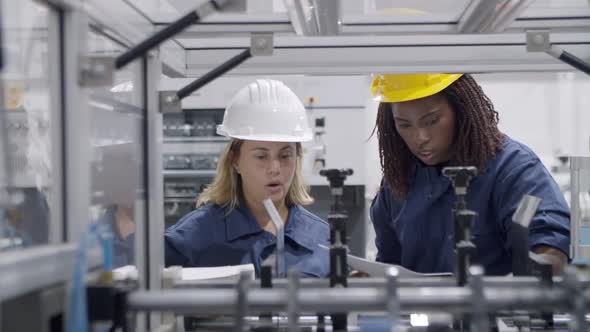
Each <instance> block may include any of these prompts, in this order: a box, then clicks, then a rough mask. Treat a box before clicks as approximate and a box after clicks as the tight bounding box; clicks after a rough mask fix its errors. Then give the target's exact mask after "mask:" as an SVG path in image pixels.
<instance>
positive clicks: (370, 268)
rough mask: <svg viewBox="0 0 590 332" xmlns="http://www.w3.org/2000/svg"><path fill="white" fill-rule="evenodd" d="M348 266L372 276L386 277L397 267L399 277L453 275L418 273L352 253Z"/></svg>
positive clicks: (446, 274) (445, 275)
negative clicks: (388, 271)
mask: <svg viewBox="0 0 590 332" xmlns="http://www.w3.org/2000/svg"><path fill="white" fill-rule="evenodd" d="M320 247H321V248H324V249H327V250H329V249H330V248H328V247H326V246H324V245H320ZM347 259H348V266H349V267H350V268H351V269H353V270H357V271H361V272H365V273H367V274H368V275H369V276H371V277H385V276H386V274H387V269H389V268H390V267H395V268H397V270H398V271H399V277H401V278H419V277H447V276H452V273H418V272H414V271H412V270H408V269H406V268H405V267H403V266H400V265H395V264H387V263H381V262H375V261H370V260H368V259H365V258H361V257H358V256H354V255H351V254H348V255H347Z"/></svg>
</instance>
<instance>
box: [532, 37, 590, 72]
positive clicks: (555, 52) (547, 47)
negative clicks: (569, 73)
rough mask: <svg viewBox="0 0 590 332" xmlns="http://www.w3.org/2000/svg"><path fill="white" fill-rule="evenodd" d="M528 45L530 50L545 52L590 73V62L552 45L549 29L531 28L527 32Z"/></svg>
mask: <svg viewBox="0 0 590 332" xmlns="http://www.w3.org/2000/svg"><path fill="white" fill-rule="evenodd" d="M526 46H527V51H528V52H545V53H547V54H549V55H551V56H552V57H554V58H556V59H557V60H560V61H562V62H565V63H567V64H568V65H570V66H572V67H574V68H576V69H578V70H580V71H582V72H584V73H586V74H588V75H590V64H589V63H587V62H586V61H584V60H582V59H580V58H578V57H577V56H575V55H573V54H571V53H569V52H568V51H565V50H563V49H561V48H560V47H558V46H555V45H552V44H551V42H550V40H549V30H529V31H527V32H526Z"/></svg>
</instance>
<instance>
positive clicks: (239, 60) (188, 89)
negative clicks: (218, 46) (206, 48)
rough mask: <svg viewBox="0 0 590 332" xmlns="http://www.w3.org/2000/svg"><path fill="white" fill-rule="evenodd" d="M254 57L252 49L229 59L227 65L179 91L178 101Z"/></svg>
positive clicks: (222, 65)
mask: <svg viewBox="0 0 590 332" xmlns="http://www.w3.org/2000/svg"><path fill="white" fill-rule="evenodd" d="M250 57H252V53H251V50H250V49H246V50H244V51H242V52H241V53H240V54H238V55H236V56H234V57H233V58H231V59H229V60H228V61H226V62H225V63H223V64H221V65H220V66H219V67H217V68H215V69H213V70H211V71H210V72H208V73H207V74H205V75H203V76H202V77H200V78H199V79H197V80H196V81H194V82H192V83H190V84H189V85H187V86H185V87H184V88H182V89H180V90H178V92H177V93H176V95H177V96H178V99H183V98H185V97H187V96H189V95H190V94H192V93H193V92H195V91H197V90H198V89H200V88H202V87H203V86H205V85H207V84H208V83H209V82H211V81H213V80H214V79H216V78H217V77H219V76H221V75H223V74H225V73H226V72H228V71H230V70H232V69H233V68H235V67H236V66H238V65H240V64H241V63H242V62H244V61H246V60H248V59H249V58H250Z"/></svg>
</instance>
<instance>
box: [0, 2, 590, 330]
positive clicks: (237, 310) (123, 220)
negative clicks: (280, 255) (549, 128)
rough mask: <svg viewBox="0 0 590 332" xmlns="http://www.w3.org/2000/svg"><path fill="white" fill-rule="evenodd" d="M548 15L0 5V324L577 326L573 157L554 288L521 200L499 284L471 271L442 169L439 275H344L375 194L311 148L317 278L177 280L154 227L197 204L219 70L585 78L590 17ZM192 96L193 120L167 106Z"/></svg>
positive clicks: (579, 175) (492, 9)
mask: <svg viewBox="0 0 590 332" xmlns="http://www.w3.org/2000/svg"><path fill="white" fill-rule="evenodd" d="M564 2H565V1H563V2H559V3H557V2H551V1H549V0H547V1H537V2H533V1H529V0H521V1H503V0H485V1H477V0H448V1H446V0H444V1H443V0H440V1H433V2H427V1H414V0H412V1H409V0H408V1H400V2H393V1H379V0H365V1H356V0H355V1H345V0H342V1H333V0H292V1H285V2H282V1H272V2H271V1H267V0H239V1H230V0H227V1H225V0H209V1H207V0H204V1H197V2H193V1H184V0H178V1H173V0H168V1H155V2H154V1H151V2H150V1H142V0H126V1H118V0H100V1H98V0H96V1H95V0H89V1H76V0H47V1H32V0H23V1H0V6H1V9H2V10H0V28H1V31H0V46H1V47H0V71H1V73H2V77H1V78H0V89H1V90H2V91H1V92H2V93H0V104H1V105H2V109H1V110H0V226H2V228H1V229H0V331H43V332H45V331H48V332H49V331H50V332H54V331H64V330H66V331H88V330H92V331H102V330H105V329H107V330H113V331H117V330H118V331H182V330H228V329H232V330H236V331H246V330H252V331H271V330H277V331H278V330H285V329H288V330H289V331H297V330H302V329H305V330H312V331H313V330H315V331H330V330H332V331H335V330H349V331H353V330H354V331H357V330H358V331H360V330H363V331H377V330H379V331H466V330H471V331H515V330H521V331H525V330H527V331H530V330H539V331H588V330H589V326H590V325H588V324H589V319H588V318H589V317H588V313H590V309H589V308H590V305H589V302H590V272H589V270H588V265H589V264H588V259H589V253H588V247H589V243H590V241H589V239H590V233H589V226H588V224H589V221H588V214H587V212H588V202H589V200H588V196H589V195H590V193H589V188H590V185H589V182H588V179H589V174H588V169H589V167H588V160H587V158H579V159H578V158H571V159H570V165H571V175H572V177H571V181H572V182H571V188H570V190H571V202H572V206H571V208H572V224H571V229H572V249H571V255H570V256H571V258H572V264H570V265H569V266H568V267H567V268H566V271H565V273H564V274H563V276H553V275H552V274H551V269H550V268H548V265H547V263H546V262H543V261H542V260H540V259H538V257H536V256H535V255H532V254H531V253H530V252H529V251H528V247H527V246H526V245H525V244H526V243H527V238H526V237H527V236H528V233H529V231H528V229H527V226H528V222H527V220H528V219H529V218H530V212H531V211H535V210H536V206H537V205H536V204H538V199H537V198H535V197H533V196H525V197H523V200H522V203H521V205H520V207H519V209H518V210H517V211H516V213H515V214H514V216H513V221H514V223H515V227H514V232H513V233H512V234H511V235H510V236H512V237H513V239H512V242H513V243H520V244H522V245H521V246H514V247H513V248H512V250H513V252H512V255H513V256H512V257H513V264H512V266H513V274H512V275H509V276H503V277H488V276H485V275H484V272H483V271H482V268H481V267H479V266H477V265H474V264H473V260H472V259H471V258H472V256H471V255H472V253H473V249H474V244H473V243H472V241H471V239H470V227H471V225H472V223H473V220H474V218H475V214H474V213H473V211H470V210H468V209H467V207H466V206H465V204H464V202H465V201H464V198H465V195H468V191H467V188H468V185H469V181H470V179H472V178H473V177H475V176H476V174H477V173H476V172H477V171H478V170H475V169H473V168H469V167H468V168H449V169H446V170H445V171H444V172H445V175H447V176H448V177H449V178H450V179H451V180H452V182H453V185H454V188H455V193H456V205H455V208H454V210H453V211H449V213H453V215H454V217H455V218H454V220H455V221H454V231H455V233H454V234H455V236H456V237H455V239H454V240H455V241H454V244H455V246H454V249H455V252H456V257H457V261H456V264H455V265H456V267H455V271H454V275H453V276H448V277H444V276H437V277H428V278H408V277H402V276H401V274H400V271H401V268H398V267H395V266H391V267H389V269H388V272H387V276H386V277H384V278H383V277H380V278H376V277H368V278H351V277H350V276H349V275H348V272H350V271H349V268H348V266H347V257H348V256H347V254H348V253H350V252H352V253H357V254H359V255H364V253H365V242H366V239H365V238H364V236H365V234H364V233H362V237H363V239H362V240H358V239H357V238H355V236H358V235H359V234H361V232H360V231H359V229H363V228H362V227H360V226H359V225H363V223H364V221H365V220H366V219H365V209H364V206H365V205H364V203H365V194H367V193H372V192H371V191H369V190H368V189H367V188H365V187H362V186H357V185H358V183H355V184H354V186H355V187H354V188H352V187H351V186H348V187H347V186H346V185H344V180H345V179H348V181H349V183H351V182H352V181H351V179H352V178H353V177H354V176H358V175H359V174H363V173H364V171H359V170H358V169H356V168H355V170H354V174H352V172H350V171H348V170H346V169H344V170H342V169H335V168H334V167H349V166H347V165H344V166H341V165H334V164H331V165H330V164H328V163H327V160H328V157H329V156H330V151H329V149H326V148H325V146H324V147H322V148H321V149H318V151H319V152H320V153H319V154H318V155H317V157H316V158H314V160H313V166H315V168H316V170H317V168H319V167H324V168H326V167H329V168H327V169H324V170H323V174H324V175H325V176H326V177H327V179H328V183H329V186H327V185H326V183H325V179H324V178H321V177H320V175H317V177H316V178H315V179H314V181H317V182H316V184H317V183H319V181H318V180H317V179H318V178H319V179H321V181H322V185H323V187H322V188H319V189H318V188H315V190H318V191H316V193H318V192H319V191H321V195H318V196H322V197H321V199H320V200H319V201H320V202H321V203H322V204H323V205H322V209H323V211H325V215H326V216H327V219H328V220H329V221H330V224H331V243H330V245H331V246H330V248H329V250H330V252H331V255H330V256H331V275H330V278H329V279H328V278H327V279H300V278H299V276H298V274H297V273H296V271H287V273H286V278H283V277H280V278H278V277H277V276H278V275H280V274H279V273H273V267H274V265H273V264H268V263H265V264H264V266H263V271H262V273H261V277H260V279H259V280H252V278H251V276H250V275H247V273H243V274H241V275H240V276H239V277H238V278H237V280H233V281H228V280H206V281H195V280H187V279H186V278H183V269H182V268H178V267H170V268H166V269H164V268H163V267H164V253H163V243H162V242H163V241H162V233H163V232H164V228H165V225H166V224H171V223H172V222H175V221H176V220H177V219H178V217H179V216H181V215H183V214H184V213H186V212H188V211H189V210H190V209H192V208H193V206H194V202H195V199H196V197H197V196H198V194H199V192H200V191H201V190H202V188H203V186H204V185H206V184H207V183H208V181H210V179H211V177H212V176H213V175H214V169H215V167H216V164H217V162H218V160H217V159H216V158H217V157H216V156H217V155H218V153H219V151H221V150H220V149H221V148H222V147H223V146H224V145H225V144H226V143H227V140H225V139H223V138H220V137H218V136H216V135H214V128H215V125H216V124H218V123H219V122H220V121H221V117H222V112H223V111H222V106H220V105H209V104H207V102H208V101H210V100H213V99H214V98H212V97H211V96H213V94H215V93H217V94H218V95H217V96H216V98H215V100H222V99H223V98H226V97H227V96H226V94H229V95H231V94H232V93H233V91H228V90H227V89H226V87H225V86H223V85H222V83H219V84H220V85H215V83H216V82H217V81H215V79H216V78H218V77H220V76H221V75H225V74H227V75H229V76H231V77H234V78H238V79H239V78H243V77H244V75H265V76H267V75H286V76H287V78H288V79H292V80H296V79H297V78H300V76H301V75H309V76H306V77H317V76H319V75H333V77H332V78H331V79H330V80H329V82H330V84H336V83H337V82H339V81H342V80H344V78H343V76H342V75H356V76H363V77H364V76H366V75H368V74H370V73H372V72H390V73H398V72H404V73H405V72H477V73H495V72H514V73H521V72H528V71H535V72H557V71H568V70H573V69H574V68H575V69H578V70H580V71H582V72H585V73H588V72H589V71H588V64H587V62H588V60H589V59H590V34H589V33H588V28H589V27H590V21H589V19H588V17H590V4H589V3H588V2H587V1H571V2H568V4H567V5H563V3H564ZM552 4H553V5H552ZM555 4H557V5H555ZM180 77H183V79H180V80H174V79H176V78H180ZM244 79H245V78H244ZM169 80H174V83H171V84H168V85H166V87H165V91H162V87H161V85H160V84H159V83H160V82H161V81H166V82H170V81H169ZM359 81H361V83H362V84H360V85H359V86H357V87H355V89H353V90H355V91H354V92H355V93H356V92H358V91H360V90H362V87H364V86H365V85H366V84H365V83H366V82H364V81H362V80H359ZM293 82H295V81H293ZM574 83H575V84H578V83H576V82H574ZM11 84H16V85H18V86H19V87H17V88H15V86H14V85H11ZM294 85H296V84H294ZM317 85H318V86H319V85H321V84H320V83H317ZM295 90H296V89H295ZM333 90H334V91H331V92H330V93H329V94H326V97H325V98H327V99H330V100H331V104H330V105H329V106H322V103H323V102H324V101H323V99H322V98H319V99H314V105H313V107H314V109H315V110H318V111H319V112H320V113H321V111H322V107H324V109H323V110H324V111H325V112H328V111H327V109H328V108H329V109H330V111H329V112H336V111H342V112H345V111H346V110H347V109H349V108H354V109H359V108H360V109H364V106H365V105H364V104H361V105H359V104H358V103H357V104H355V105H353V106H350V105H351V104H353V103H352V102H346V103H344V102H342V103H343V104H337V103H338V102H340V101H342V100H350V99H347V98H349V96H348V95H349V94H352V93H351V92H350V91H349V90H344V89H333ZM357 90H358V91H357ZM359 93H360V92H359ZM565 94H566V95H567V93H565ZM210 97H211V98H210ZM190 99H193V100H197V102H198V103H199V106H198V107H197V108H198V109H197V108H193V107H189V108H187V107H183V103H185V102H187V103H188V100H190ZM562 99H563V101H567V100H568V98H562ZM569 99H571V98H569ZM572 107H573V106H572ZM556 109H558V107H556ZM332 114H334V113H332ZM579 116H580V117H581V116H582V115H579ZM339 117H340V115H339ZM317 118H318V121H317V122H316V124H317V127H318V130H321V134H318V135H317V137H316V139H317V142H319V143H321V144H320V145H323V144H324V143H325V144H326V145H330V146H332V143H331V142H328V140H329V139H331V138H330V135H332V134H333V131H332V129H331V128H330V129H329V126H331V125H332V123H334V122H332V119H330V117H329V116H325V121H324V120H319V119H322V118H324V114H323V113H322V114H320V116H318V117H317ZM334 118H337V117H334ZM353 122H355V123H353V124H352V125H350V126H353V125H354V128H355V130H357V129H358V128H359V127H361V124H359V123H360V122H362V121H358V120H357V119H355V120H354V121H353ZM579 122H580V123H581V124H577V125H578V126H580V127H583V126H586V125H585V123H587V122H584V121H581V120H580V121H579ZM339 125H340V123H338V125H336V127H337V126H339ZM580 127H576V128H578V129H579V128H580ZM341 129H343V130H344V132H345V133H344V134H343V135H346V132H347V131H350V130H349V128H341ZM358 130H359V131H360V129H358ZM328 131H330V132H329V133H328ZM368 132H369V133H370V130H368ZM363 134H364V132H363ZM367 136H368V135H367ZM331 137H333V136H331ZM578 138H579V137H577V138H576V139H578ZM580 141H582V140H580ZM583 141H584V144H585V145H586V144H587V138H584V140H583ZM328 143H329V144H328ZM585 145H584V146H585ZM346 148H347V149H349V150H351V151H347V154H346V158H348V159H358V160H361V159H362V158H361V157H358V156H357V155H356V151H353V150H354V148H351V146H348V145H347V146H346ZM584 151H587V148H586V149H585V150H584ZM121 154H123V155H125V157H126V158H128V159H125V158H122V157H121V158H120V157H119V156H121ZM313 168H314V167H312V169H313ZM162 174H163V177H162ZM113 175H116V176H118V178H121V179H123V180H125V181H123V180H122V181H117V180H115V179H116V178H115V177H114V176H113ZM366 175H367V176H371V175H372V174H366ZM105 178H108V180H104V179H105ZM126 181H130V182H132V183H133V184H132V185H126V184H125V183H127V182H126ZM313 189H314V188H312V193H313ZM27 199H29V200H27ZM360 202H362V204H363V205H362V208H358V209H354V210H353V209H351V208H350V206H356V207H358V206H360ZM29 203H30V204H29ZM23 204H24V205H23ZM118 209H121V211H122V210H126V211H131V212H132V213H129V214H125V215H123V216H120V215H117V211H119V210H118ZM22 211H26V212H32V213H31V214H29V215H25V214H24V212H22ZM24 220H27V222H24ZM15 221H23V222H15ZM15 226H17V227H15ZM34 231H40V234H35V233H34ZM131 235H133V236H131ZM37 236H38V240H35V239H36V238H37ZM117 236H119V238H117ZM129 236H131V238H130V237H129ZM129 239H132V240H130V241H131V242H129V243H132V244H131V246H132V248H133V251H134V252H135V259H134V260H132V262H131V263H132V264H133V266H132V267H129V266H127V267H125V268H123V269H122V270H117V271H113V260H112V257H113V252H112V248H113V245H112V244H113V242H115V241H118V240H119V241H123V242H125V241H127V240H129ZM357 240H358V241H359V242H355V241H357ZM125 243H128V242H125ZM116 272H117V273H116ZM122 272H125V273H123V274H118V273H122ZM275 272H276V271H275ZM185 317H192V318H194V319H192V320H190V325H189V324H185V320H184V318H185ZM187 322H188V320H187Z"/></svg>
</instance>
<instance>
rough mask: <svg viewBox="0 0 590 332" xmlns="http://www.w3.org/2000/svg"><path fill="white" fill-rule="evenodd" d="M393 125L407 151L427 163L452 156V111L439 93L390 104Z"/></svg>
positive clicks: (453, 116) (453, 113)
mask: <svg viewBox="0 0 590 332" xmlns="http://www.w3.org/2000/svg"><path fill="white" fill-rule="evenodd" d="M392 109H393V117H394V119H395V128H396V130H397V132H398V133H399V135H400V136H401V138H402V139H403V140H404V142H405V143H406V145H407V146H408V148H409V149H410V151H411V152H412V153H413V154H414V155H415V156H416V157H417V158H419V159H420V160H422V162H424V163H425V164H426V165H429V166H432V165H436V164H438V163H441V162H445V161H447V160H449V159H450V158H451V148H452V145H453V138H454V136H455V112H453V110H452V108H451V105H450V104H449V102H448V101H447V98H445V97H444V96H443V95H442V94H440V93H439V94H435V95H432V96H428V97H425V98H420V99H415V100H411V101H405V102H400V103H395V104H393V108H392Z"/></svg>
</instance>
